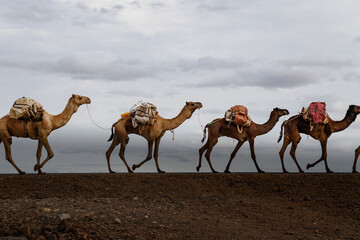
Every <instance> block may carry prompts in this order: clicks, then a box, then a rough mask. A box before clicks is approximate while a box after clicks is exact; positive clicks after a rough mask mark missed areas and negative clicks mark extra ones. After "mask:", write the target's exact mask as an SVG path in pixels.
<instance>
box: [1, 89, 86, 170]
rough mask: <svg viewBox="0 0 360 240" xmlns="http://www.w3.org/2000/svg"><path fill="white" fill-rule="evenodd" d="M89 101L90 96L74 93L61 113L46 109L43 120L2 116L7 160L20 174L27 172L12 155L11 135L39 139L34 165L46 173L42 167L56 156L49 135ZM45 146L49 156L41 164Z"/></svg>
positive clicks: (2, 137)
mask: <svg viewBox="0 0 360 240" xmlns="http://www.w3.org/2000/svg"><path fill="white" fill-rule="evenodd" d="M88 103H90V99H89V98H88V97H84V96H79V95H75V94H73V95H72V97H71V98H70V99H69V102H68V103H67V105H66V107H65V109H64V110H63V112H62V113H60V114H59V115H51V114H50V113H48V112H46V111H44V112H43V120H42V121H37V122H33V121H31V120H29V121H25V120H21V119H14V118H10V116H9V115H6V116H4V117H2V118H1V119H0V142H1V141H2V142H3V143H4V147H5V157H6V160H8V161H9V162H10V163H11V164H12V165H13V166H14V167H15V168H16V170H17V171H18V172H19V174H21V175H23V174H25V172H23V171H21V170H20V168H18V167H17V166H16V164H15V163H14V161H13V158H12V156H11V143H12V138H11V137H12V136H14V137H22V138H31V139H38V140H39V141H38V148H37V152H36V159H37V164H35V166H34V171H36V170H37V171H38V174H45V172H43V171H42V170H41V168H42V167H43V166H44V165H45V163H46V162H47V161H49V160H50V159H51V158H52V157H53V156H54V152H53V151H52V150H51V148H50V145H49V142H48V139H47V137H48V136H49V135H50V133H51V132H52V131H53V130H55V129H58V128H61V127H62V126H64V125H65V124H66V123H67V122H68V121H69V120H70V118H71V116H72V115H73V114H74V113H75V112H76V111H77V110H78V107H79V106H80V105H82V104H88ZM25 125H26V129H27V133H26V129H25ZM43 146H44V147H45V149H46V151H47V157H46V159H45V160H44V161H43V162H42V163H41V164H40V158H41V150H42V147H43Z"/></svg>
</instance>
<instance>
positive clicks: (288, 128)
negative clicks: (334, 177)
mask: <svg viewBox="0 0 360 240" xmlns="http://www.w3.org/2000/svg"><path fill="white" fill-rule="evenodd" d="M359 113H360V107H359V106H356V105H350V106H349V108H348V110H347V111H346V114H345V117H344V119H343V120H341V121H334V120H332V119H331V118H330V117H329V118H328V123H327V124H316V125H314V127H313V129H312V130H311V128H310V123H309V121H306V120H304V119H303V118H302V117H301V114H299V115H295V116H292V117H290V118H289V120H287V121H285V122H284V123H283V124H282V125H281V132H280V137H279V140H278V142H280V141H281V138H282V134H283V129H284V142H283V145H282V147H281V149H280V152H279V155H280V160H281V165H282V170H283V172H284V173H287V171H286V169H285V166H284V152H285V150H286V148H287V146H288V145H289V144H290V143H292V145H291V150H290V156H291V157H292V159H293V160H294V162H295V164H296V166H297V167H298V169H299V172H300V173H303V172H304V171H303V170H302V169H301V167H300V165H299V163H298V161H297V160H296V156H295V151H296V148H297V146H298V144H299V142H300V140H301V137H300V133H304V134H306V135H310V136H311V137H313V138H314V139H316V140H319V141H320V144H321V150H322V154H321V157H320V159H319V160H317V161H315V162H314V163H312V164H307V166H306V168H307V169H309V168H311V167H314V166H315V165H316V164H318V163H319V162H321V161H324V163H325V169H326V172H327V173H332V171H331V170H330V169H329V166H328V163H327V141H328V139H329V137H330V136H331V134H332V133H335V132H340V131H342V130H344V129H346V128H347V127H349V126H350V124H351V123H353V122H354V121H355V119H356V117H357V115H358V114H359Z"/></svg>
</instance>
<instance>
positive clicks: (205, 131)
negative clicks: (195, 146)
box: [201, 124, 209, 143]
mask: <svg viewBox="0 0 360 240" xmlns="http://www.w3.org/2000/svg"><path fill="white" fill-rule="evenodd" d="M208 126H209V124H206V126H205V127H204V137H203V139H202V140H201V142H202V143H203V142H204V141H205V139H206V128H207V127H208Z"/></svg>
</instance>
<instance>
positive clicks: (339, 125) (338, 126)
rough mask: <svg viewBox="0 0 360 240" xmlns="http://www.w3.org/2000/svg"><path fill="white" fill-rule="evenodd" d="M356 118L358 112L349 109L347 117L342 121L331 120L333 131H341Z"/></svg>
mask: <svg viewBox="0 0 360 240" xmlns="http://www.w3.org/2000/svg"><path fill="white" fill-rule="evenodd" d="M355 119H356V114H355V113H354V112H352V111H350V110H347V112H346V114H345V117H344V119H343V120H341V121H332V120H331V119H330V121H331V124H330V126H331V131H332V132H339V131H342V130H344V129H345V128H347V127H348V126H350V124H351V123H353V122H354V121H355Z"/></svg>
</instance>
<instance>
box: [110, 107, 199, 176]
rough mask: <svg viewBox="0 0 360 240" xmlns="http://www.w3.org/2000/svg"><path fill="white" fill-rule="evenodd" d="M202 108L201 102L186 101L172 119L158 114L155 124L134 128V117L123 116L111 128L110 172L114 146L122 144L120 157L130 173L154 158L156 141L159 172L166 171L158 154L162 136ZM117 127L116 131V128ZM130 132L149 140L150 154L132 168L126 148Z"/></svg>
mask: <svg viewBox="0 0 360 240" xmlns="http://www.w3.org/2000/svg"><path fill="white" fill-rule="evenodd" d="M199 108H202V104H201V103H200V102H186V104H185V106H184V107H183V108H182V110H181V112H180V113H179V114H178V115H177V116H176V117H174V118H172V119H166V118H163V117H161V116H159V115H158V116H157V117H156V120H155V123H154V125H139V126H138V127H136V128H134V127H133V126H132V123H131V121H132V119H131V118H130V117H125V118H121V119H120V120H118V121H117V122H116V123H114V124H113V126H112V128H111V136H110V139H109V141H111V140H112V143H111V146H110V147H109V149H108V150H107V152H106V159H107V164H108V169H109V172H110V173H114V171H113V170H111V167H110V156H111V153H112V151H113V150H114V148H115V147H116V146H117V145H119V144H121V147H120V153H119V155H120V158H121V159H122V160H123V162H124V164H125V166H126V168H127V170H128V172H129V173H132V172H133V171H132V170H135V169H136V168H138V167H140V166H141V165H143V164H144V163H145V162H147V161H149V160H150V159H151V158H152V150H153V145H154V143H155V149H154V159H155V164H156V168H157V171H158V173H164V171H162V170H161V169H160V167H159V164H158V154H159V145H160V140H161V138H162V136H164V134H165V132H166V131H167V130H173V129H175V128H177V127H178V126H180V125H181V124H182V123H183V122H184V121H185V120H187V119H189V118H190V117H191V116H192V114H193V113H194V111H195V110H196V109H199ZM113 129H115V133H114V130H113ZM129 134H137V135H140V136H142V137H144V138H145V139H146V140H147V141H148V154H147V157H146V159H145V160H144V161H142V162H141V163H139V164H134V165H133V166H132V170H131V169H130V167H129V166H128V164H127V162H126V160H125V148H126V145H127V144H128V142H129V136H128V135H129Z"/></svg>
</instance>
